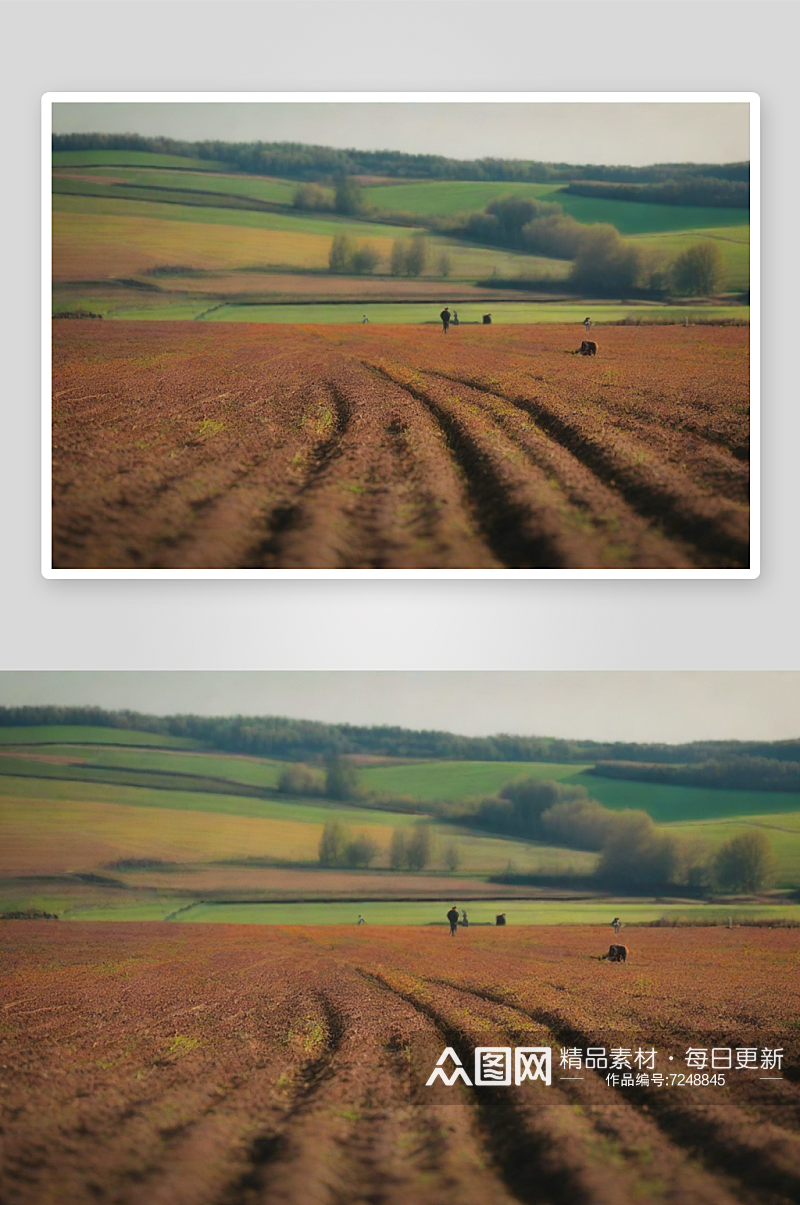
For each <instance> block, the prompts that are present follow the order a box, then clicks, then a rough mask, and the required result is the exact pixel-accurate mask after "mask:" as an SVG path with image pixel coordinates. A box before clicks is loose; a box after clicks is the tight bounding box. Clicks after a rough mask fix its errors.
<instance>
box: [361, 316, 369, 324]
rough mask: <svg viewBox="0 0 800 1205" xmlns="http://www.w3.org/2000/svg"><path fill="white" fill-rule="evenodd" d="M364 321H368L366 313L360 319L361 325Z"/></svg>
mask: <svg viewBox="0 0 800 1205" xmlns="http://www.w3.org/2000/svg"><path fill="white" fill-rule="evenodd" d="M365 322H369V318H368V317H367V315H366V314H365V315H364V317H363V318H362V319H361V325H362V326H363V325H364V323H365Z"/></svg>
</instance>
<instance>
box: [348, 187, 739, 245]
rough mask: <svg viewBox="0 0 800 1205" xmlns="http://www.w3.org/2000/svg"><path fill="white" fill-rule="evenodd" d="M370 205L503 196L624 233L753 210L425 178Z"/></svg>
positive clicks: (687, 225)
mask: <svg viewBox="0 0 800 1205" xmlns="http://www.w3.org/2000/svg"><path fill="white" fill-rule="evenodd" d="M365 195H366V197H367V201H368V202H369V203H370V204H372V205H375V206H377V207H378V208H381V209H392V210H406V211H408V212H410V213H419V214H424V215H436V216H438V217H444V216H446V215H448V214H454V213H460V212H466V211H475V210H481V209H484V208H485V207H486V205H487V204H488V203H489V202H490V201H492V200H495V199H496V198H497V197H503V196H509V195H514V196H522V197H536V198H540V199H542V200H547V201H556V202H558V204H559V205H561V206H562V208H563V209H564V210H565V212H567V213H569V214H571V215H572V216H573V217H574V218H575V219H576V220H577V221H579V222H584V223H590V222H610V223H611V224H612V225H613V226H616V227H617V229H618V230H619V232H620V233H621V234H645V233H652V232H655V231H664V230H694V229H701V228H703V227H707V226H740V225H742V224H743V223H747V222H748V221H749V220H750V215H749V210H747V209H726V208H723V207H722V206H713V207H712V206H698V205H650V204H646V203H644V202H640V201H616V200H613V199H607V198H603V197H599V198H598V197H578V196H572V195H570V194H568V193H565V192H564V191H563V186H562V185H559V184H523V183H505V184H504V183H503V182H502V181H500V182H490V181H482V180H481V181H471V180H425V181H409V182H408V183H399V184H376V185H372V186H370V187H368V188H367V189H366V190H365Z"/></svg>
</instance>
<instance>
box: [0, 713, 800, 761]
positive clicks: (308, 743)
mask: <svg viewBox="0 0 800 1205" xmlns="http://www.w3.org/2000/svg"><path fill="white" fill-rule="evenodd" d="M51 725H71V726H88V727H97V728H126V729H129V730H131V731H134V732H149V733H155V734H160V735H163V736H174V737H186V738H190V739H192V740H196V741H199V742H200V743H201V744H203V745H205V746H206V747H208V748H210V749H221V750H225V751H229V752H233V753H252V754H255V755H259V756H263V757H275V758H278V759H280V760H286V761H295V762H303V761H320V760H324V759H325V758H326V757H327V756H329V755H330V754H335V753H338V754H340V755H341V754H359V753H360V754H377V755H380V756H383V757H407V758H420V759H426V758H441V759H444V760H451V761H523V762H561V763H570V764H578V765H580V764H583V765H588V764H595V763H597V762H598V761H615V762H619V761H634V762H645V763H659V764H663V765H682V764H684V763H693V764H696V763H699V762H704V761H709V760H711V759H714V758H720V757H730V756H745V757H765V758H770V759H774V760H776V761H787V762H791V761H795V762H796V761H800V739H798V740H788V741H695V742H692V743H691V744H682V745H665V744H639V743H631V742H626V741H617V742H602V741H583V740H565V739H563V738H560V737H547V736H514V735H510V734H506V733H499V734H497V735H494V736H486V737H480V736H478V737H475V736H461V735H459V734H457V733H453V732H444V731H439V730H419V729H411V728H400V727H398V726H395V725H370V726H361V725H356V724H324V723H321V722H319V721H316V720H299V719H293V718H290V717H286V716H242V715H235V716H201V715H170V716H159V715H149V714H144V713H141V712H137V711H128V710H122V711H109V710H106V709H104V708H100V707H80V706H79V707H65V706H55V705H52V706H51V705H42V706H24V707H0V728H12V727H28V726H51Z"/></svg>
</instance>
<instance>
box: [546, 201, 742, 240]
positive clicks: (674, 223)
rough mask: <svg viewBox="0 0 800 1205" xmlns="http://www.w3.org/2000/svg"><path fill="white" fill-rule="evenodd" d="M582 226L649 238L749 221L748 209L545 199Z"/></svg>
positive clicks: (640, 202)
mask: <svg viewBox="0 0 800 1205" xmlns="http://www.w3.org/2000/svg"><path fill="white" fill-rule="evenodd" d="M549 200H552V201H558V203H559V205H561V206H562V207H563V209H564V211H565V212H566V213H568V214H570V215H571V217H573V218H575V220H576V221H578V222H582V223H585V224H590V223H593V222H608V223H610V224H611V225H612V226H616V228H617V230H618V231H619V232H620V234H623V235H625V234H653V233H661V232H664V231H667V230H699V229H701V228H703V227H705V226H708V227H720V226H743V225H746V224H747V223H748V222H749V221H750V210H749V209H727V208H725V207H724V206H713V207H712V206H704V205H657V204H650V203H649V202H646V201H616V200H613V199H612V198H607V197H579V196H573V195H572V194H570V193H566V192H559V193H558V195H557V196H552V197H550V198H549Z"/></svg>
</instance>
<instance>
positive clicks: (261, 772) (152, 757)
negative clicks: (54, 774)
mask: <svg viewBox="0 0 800 1205" xmlns="http://www.w3.org/2000/svg"><path fill="white" fill-rule="evenodd" d="M21 751H24V750H21ZM43 752H46V753H47V754H48V755H50V756H54V757H64V758H74V759H76V760H79V761H81V762H83V763H84V764H85V765H87V766H97V767H108V768H110V769H125V768H127V767H129V766H131V764H133V763H132V760H131V753H130V750H129V749H128V748H126V747H124V746H123V747H117V746H113V745H101V746H94V745H81V744H78V743H69V744H64V745H52V746H49V747H48V748H47V749H46V750H43ZM12 760H14V759H12V758H6V757H2V758H0V773H4V770H3V764H4V762H6V761H12ZM134 760H135V766H136V769H137V770H152V771H154V772H158V771H160V770H161V771H166V772H167V773H172V774H191V775H195V776H197V777H199V778H202V777H204V776H209V775H210V776H212V777H214V778H221V779H226V780H229V781H230V782H235V783H243V784H244V785H245V786H253V787H271V788H274V787H277V785H278V779H279V778H280V776H281V773H282V772H283V771H284V770H285V769H286V763H285V762H278V761H271V760H269V759H268V758H251V757H235V756H230V757H226V756H225V754H224V753H183V752H178V751H175V752H171V751H166V750H163V751H162V750H159V751H156V750H153V751H152V752H150V751H148V750H145V749H137V750H136V755H135V759H134ZM14 764H16V761H15V763H14ZM31 764H34V765H35V764H36V763H35V762H34V763H31ZM53 768H54V769H59V768H61V769H64V768H65V767H58V766H54V767H53Z"/></svg>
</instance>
